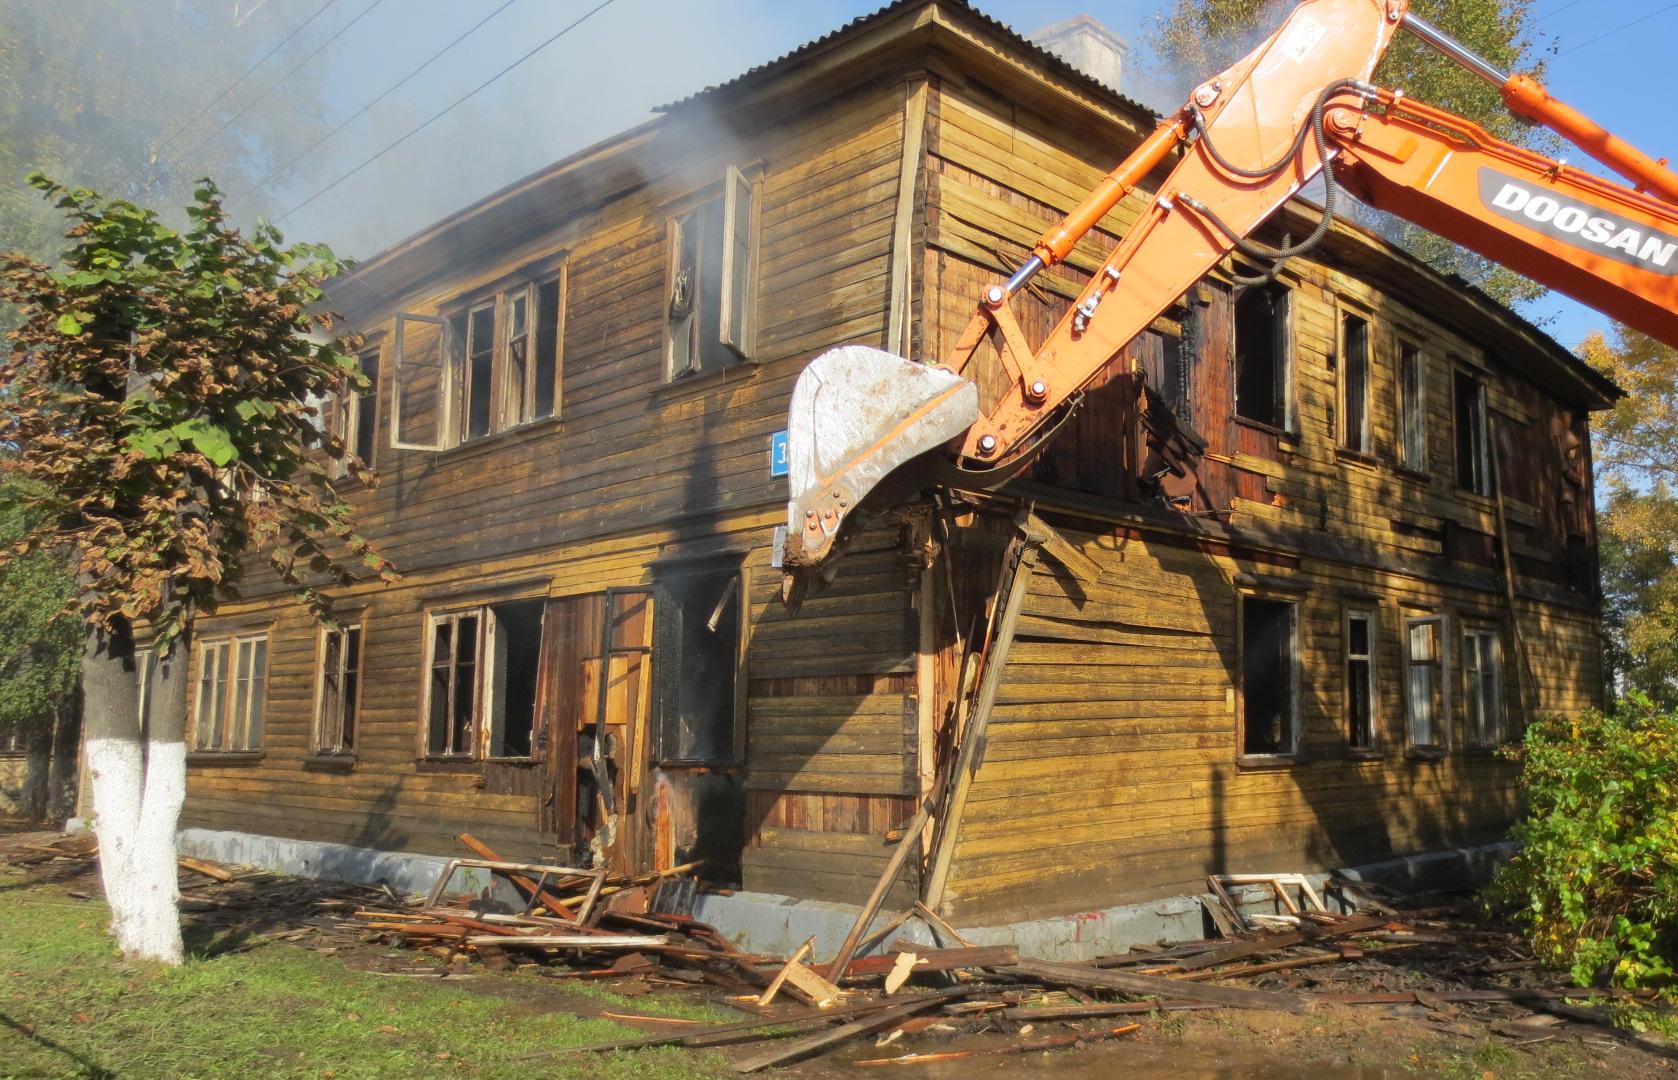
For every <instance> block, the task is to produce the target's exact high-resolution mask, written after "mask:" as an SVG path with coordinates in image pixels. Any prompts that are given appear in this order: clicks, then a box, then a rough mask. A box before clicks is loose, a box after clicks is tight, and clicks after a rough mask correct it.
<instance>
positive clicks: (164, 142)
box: [122, 0, 338, 184]
mask: <svg viewBox="0 0 1678 1080" xmlns="http://www.w3.org/2000/svg"><path fill="white" fill-rule="evenodd" d="M337 2H338V0H326V3H324V4H322V5H321V6H320V7H318V8H316V9H315V13H314V14H313V15H310V16H309V17H308V18H307V19H304V20H303V21H302V22H301V23H298V24H297V29H295V30H293V31H292V32H291V33H289V34H287V35H286V36H285V37H283V38H281V39H280V41H279V44H277V45H275V46H274V47H273V48H272V49H269V50H268V51H267V52H265V53H263V54H262V58H261V59H260V60H258V61H257V62H256V63H254V64H252V65H251V66H250V67H249V68H248V69H246V71H245V73H244V74H243V75H241V76H239V77H238V78H237V79H234V80H233V81H232V82H231V83H229V84H228V86H227V89H225V90H223V91H222V92H221V93H219V94H217V95H216V96H215V97H213V98H211V99H210V101H209V102H208V103H207V104H206V105H205V106H204V107H203V108H202V109H199V110H198V111H197V112H196V113H194V114H193V116H192V119H190V120H188V121H187V122H186V123H184V124H182V125H180V126H179V127H177V128H176V129H175V130H173V131H171V132H169V133H168V134H167V135H165V136H164V137H163V138H162V139H160V140H158V143H157V145H156V146H154V147H153V148H152V154H153V155H156V154H157V153H159V152H160V151H162V149H163V148H164V147H165V146H168V145H169V143H170V142H172V141H174V139H175V137H176V136H178V135H179V134H180V133H181V132H183V131H185V130H186V129H187V128H189V127H191V126H192V125H194V124H196V123H197V122H198V121H199V120H201V119H202V118H203V116H204V114H205V113H207V112H209V111H210V110H211V109H213V108H215V107H216V105H217V103H218V102H220V101H221V99H222V98H224V97H226V96H227V95H228V94H231V93H232V92H233V91H235V90H237V89H238V88H239V87H240V86H242V85H243V84H244V82H245V80H246V79H248V78H250V77H251V76H252V75H254V74H256V69H257V68H259V67H261V66H262V65H263V64H266V63H267V62H268V60H269V58H271V57H272V56H273V55H274V54H275V53H277V52H279V51H280V50H281V49H283V48H285V47H286V45H287V44H288V43H289V42H290V41H291V39H292V38H294V37H296V36H297V35H298V34H301V33H302V32H303V31H304V30H305V29H306V28H307V27H308V25H309V24H310V23H312V22H314V21H315V20H316V19H318V18H320V17H321V16H322V15H323V14H325V13H326V9H327V8H329V7H331V6H332V5H333V4H336V3H337ZM148 163H149V162H146V161H142V162H141V163H140V164H138V165H136V166H134V167H133V168H132V169H130V170H128V174H127V175H126V176H124V177H123V178H122V182H123V183H124V184H126V183H128V181H130V180H132V179H133V178H134V174H135V173H137V172H139V171H140V170H141V169H143V168H145V167H146V165H147V164H148Z"/></svg>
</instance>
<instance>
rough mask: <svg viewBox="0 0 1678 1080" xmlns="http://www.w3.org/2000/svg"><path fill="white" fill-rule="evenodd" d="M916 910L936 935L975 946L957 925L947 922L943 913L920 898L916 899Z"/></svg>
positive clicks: (968, 946) (958, 943)
mask: <svg viewBox="0 0 1678 1080" xmlns="http://www.w3.org/2000/svg"><path fill="white" fill-rule="evenodd" d="M914 910H915V911H916V913H917V914H919V915H920V917H921V918H922V919H924V920H926V922H927V923H928V924H929V925H930V926H931V927H932V932H933V934H934V935H942V936H945V937H948V938H949V939H950V940H951V941H954V942H955V943H956V944H957V945H962V946H965V947H967V948H972V947H973V943H972V942H971V941H968V940H967V939H966V938H964V937H962V936H961V931H959V930H957V929H956V928H955V927H953V926H951V925H950V924H949V923H947V922H945V921H944V917H943V916H942V915H939V914H938V913H937V912H936V911H933V910H932V909H931V908H929V907H927V906H926V905H925V904H923V903H921V902H920V901H919V900H916V901H915V909H914Z"/></svg>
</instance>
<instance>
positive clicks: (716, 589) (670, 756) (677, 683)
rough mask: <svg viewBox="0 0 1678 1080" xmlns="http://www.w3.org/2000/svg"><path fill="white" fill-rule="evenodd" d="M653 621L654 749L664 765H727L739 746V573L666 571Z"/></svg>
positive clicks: (730, 571)
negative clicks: (655, 732) (656, 705)
mask: <svg viewBox="0 0 1678 1080" xmlns="http://www.w3.org/2000/svg"><path fill="white" fill-rule="evenodd" d="M660 585H661V586H662V591H661V593H660V595H659V598H658V606H657V614H656V616H655V618H654V628H653V633H654V654H653V655H654V664H655V678H656V679H657V680H658V721H657V741H656V743H655V752H656V754H657V755H658V759H659V761H660V762H661V763H665V764H676V763H681V764H710V765H725V764H732V763H733V762H734V761H735V760H736V750H737V731H736V727H737V719H738V704H739V703H738V700H737V687H738V685H739V684H738V682H737V674H738V669H739V662H740V585H741V583H740V574H739V573H738V571H736V570H735V569H733V568H727V569H716V570H708V571H697V572H687V573H677V574H671V575H669V576H666V577H663V578H661V580H660Z"/></svg>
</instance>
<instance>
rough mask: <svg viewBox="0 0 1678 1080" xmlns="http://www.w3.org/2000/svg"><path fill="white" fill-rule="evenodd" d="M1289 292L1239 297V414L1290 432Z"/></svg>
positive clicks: (1277, 288) (1266, 290) (1260, 290)
mask: <svg viewBox="0 0 1678 1080" xmlns="http://www.w3.org/2000/svg"><path fill="white" fill-rule="evenodd" d="M1289 307H1290V305H1289V299H1288V290H1287V288H1286V287H1284V286H1281V285H1270V286H1265V287H1252V288H1248V289H1244V290H1243V291H1242V292H1241V293H1240V294H1239V295H1238V296H1237V297H1236V299H1235V415H1237V416H1239V417H1242V418H1244V419H1247V420H1252V421H1255V422H1257V423H1260V424H1267V425H1269V426H1270V427H1273V428H1284V429H1285V428H1287V427H1288V426H1289V423H1290V421H1291V420H1292V417H1291V416H1290V415H1289V413H1288V406H1289V399H1288V387H1289V384H1290V383H1291V382H1292V380H1293V334H1292V329H1291V326H1290V323H1291V319H1290V317H1289Z"/></svg>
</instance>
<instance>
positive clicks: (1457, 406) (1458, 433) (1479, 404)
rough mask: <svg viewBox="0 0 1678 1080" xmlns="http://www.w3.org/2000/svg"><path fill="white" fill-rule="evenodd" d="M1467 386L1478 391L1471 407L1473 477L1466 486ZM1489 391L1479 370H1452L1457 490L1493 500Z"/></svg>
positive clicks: (1452, 410) (1453, 466)
mask: <svg viewBox="0 0 1678 1080" xmlns="http://www.w3.org/2000/svg"><path fill="white" fill-rule="evenodd" d="M1465 384H1467V385H1470V386H1472V387H1473V388H1474V400H1473V402H1472V404H1471V406H1470V408H1471V409H1472V412H1471V414H1470V422H1471V423H1472V425H1473V427H1472V428H1471V429H1470V436H1471V444H1470V446H1471V453H1472V454H1473V455H1474V458H1473V461H1472V462H1471V463H1470V464H1471V465H1472V475H1471V476H1470V478H1469V479H1470V482H1469V483H1468V484H1464V483H1463V461H1462V450H1463V437H1462V430H1461V424H1462V401H1461V398H1460V395H1461V393H1462V389H1463V386H1464V385H1465ZM1489 396H1490V395H1489V393H1488V388H1487V385H1486V380H1485V379H1484V378H1483V377H1482V376H1481V375H1480V374H1479V373H1478V372H1475V371H1472V370H1470V369H1469V368H1467V367H1463V366H1461V365H1457V366H1455V367H1454V368H1453V369H1452V376H1451V426H1452V448H1451V456H1452V459H1453V460H1452V463H1451V464H1452V470H1453V472H1454V473H1455V475H1454V477H1453V479H1454V481H1455V483H1456V489H1457V490H1458V491H1461V492H1466V493H1468V494H1470V495H1477V496H1479V497H1480V498H1490V497H1491V495H1492V482H1491V471H1492V470H1491V414H1490V404H1489V401H1488V398H1489Z"/></svg>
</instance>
